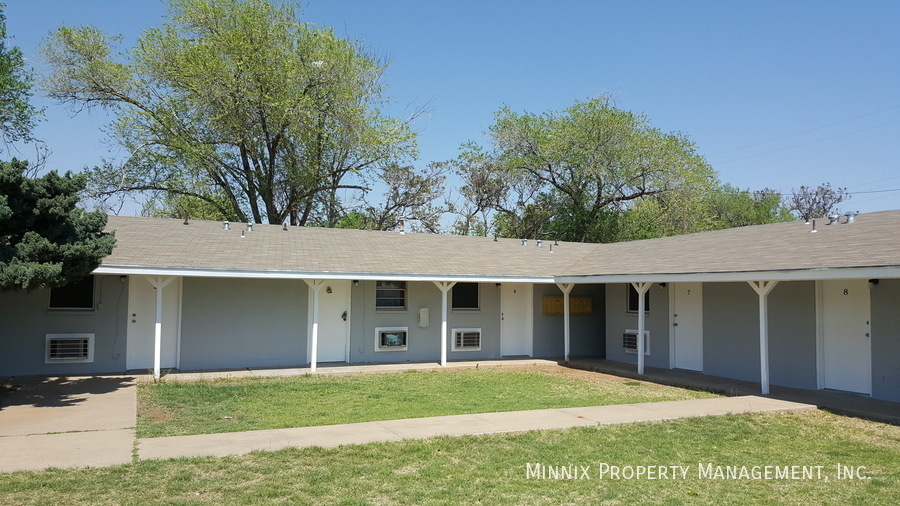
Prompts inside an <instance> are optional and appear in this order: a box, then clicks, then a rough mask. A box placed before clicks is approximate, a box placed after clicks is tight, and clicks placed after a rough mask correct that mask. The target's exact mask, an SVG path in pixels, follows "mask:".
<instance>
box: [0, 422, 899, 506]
mask: <svg viewBox="0 0 900 506" xmlns="http://www.w3.org/2000/svg"><path fill="white" fill-rule="evenodd" d="M529 463H532V464H534V463H543V464H547V465H576V466H579V465H580V466H590V478H591V479H589V480H541V479H529V478H528V477H527V471H526V470H527V465H528V464H529ZM604 463H606V464H608V465H617V466H641V465H643V466H650V465H664V466H669V465H682V466H686V467H688V469H689V471H688V473H687V477H686V478H685V479H680V478H679V479H675V480H672V479H669V480H649V479H646V478H642V479H631V480H625V479H618V480H612V479H608V477H607V478H606V479H602V480H601V479H599V475H598V471H599V467H600V466H601V465H602V464H604ZM698 463H710V464H712V465H714V466H718V465H722V466H725V465H735V466H766V465H769V466H791V465H796V466H823V470H824V471H823V479H815V480H810V479H798V480H786V479H778V480H753V479H737V480H725V479H701V478H700V477H699V475H698V471H697V465H698ZM839 463H840V464H844V465H849V466H854V467H856V466H866V469H865V470H864V471H863V473H862V474H863V475H864V476H865V477H866V478H867V479H864V480H858V479H856V480H838V479H837V474H836V466H837V465H838V464H839ZM898 463H900V427H895V426H889V425H883V424H878V423H874V422H868V421H863V420H858V419H854V418H847V417H842V416H838V415H833V414H830V413H826V412H803V413H790V414H788V413H782V414H753V415H728V416H718V417H707V418H693V419H682V420H675V421H668V422H658V423H640V424H633V425H620V426H602V427H589V428H576V429H569V430H552V431H535V432H528V433H523V434H513V435H493V436H472V437H460V438H449V437H441V438H434V439H428V440H423V441H402V442H397V443H373V444H367V445H358V446H346V447H341V448H335V449H321V448H307V449H302V450H297V449H290V450H283V451H278V452H272V453H254V454H250V455H245V456H240V457H230V458H221V459H218V458H192V459H179V460H170V461H142V462H139V463H136V464H131V465H125V466H118V467H111V468H102V469H83V470H50V471H45V472H20V473H12V474H8V475H3V477H2V480H0V503H3V504H78V503H91V504H147V503H169V504H180V503H205V504H220V503H226V504H248V503H270V502H285V503H300V504H309V503H314V504H322V503H327V504H331V503H337V504H459V503H464V504H474V503H485V504H560V503H582V504H600V503H609V504H639V503H657V504H662V503H665V504H682V503H686V504H695V503H702V504H767V503H787V504H824V503H831V504H869V505H875V504H896V499H897V492H898V490H900V466H898ZM824 476H827V477H828V478H829V480H828V481H826V480H825V479H824Z"/></svg>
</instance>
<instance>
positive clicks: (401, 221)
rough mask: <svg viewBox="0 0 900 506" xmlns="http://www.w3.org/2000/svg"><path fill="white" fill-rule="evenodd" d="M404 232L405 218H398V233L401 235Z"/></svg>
mask: <svg viewBox="0 0 900 506" xmlns="http://www.w3.org/2000/svg"><path fill="white" fill-rule="evenodd" d="M405 233H406V220H405V219H403V218H401V219H400V235H403V234H405Z"/></svg>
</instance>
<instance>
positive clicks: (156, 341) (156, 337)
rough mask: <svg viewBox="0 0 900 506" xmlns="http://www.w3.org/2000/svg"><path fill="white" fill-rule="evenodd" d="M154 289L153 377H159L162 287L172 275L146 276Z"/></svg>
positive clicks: (170, 280)
mask: <svg viewBox="0 0 900 506" xmlns="http://www.w3.org/2000/svg"><path fill="white" fill-rule="evenodd" d="M146 279H147V281H148V282H150V284H151V285H153V288H155V289H156V326H155V328H154V331H153V377H154V378H156V379H159V376H160V362H161V361H162V358H161V356H162V306H163V289H164V288H165V287H166V285H168V284H169V283H171V282H172V280H173V279H175V278H173V277H168V278H165V279H163V277H162V276H156V277H155V278H149V277H148V278H146Z"/></svg>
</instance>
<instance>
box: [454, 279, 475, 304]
mask: <svg viewBox="0 0 900 506" xmlns="http://www.w3.org/2000/svg"><path fill="white" fill-rule="evenodd" d="M450 307H451V308H453V309H463V310H473V309H478V308H479V305H478V283H457V284H455V285H453V300H452V301H451V304H450Z"/></svg>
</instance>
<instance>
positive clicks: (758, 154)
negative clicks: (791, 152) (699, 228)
mask: <svg viewBox="0 0 900 506" xmlns="http://www.w3.org/2000/svg"><path fill="white" fill-rule="evenodd" d="M895 123H900V120H897V121H889V122H887V123H882V124H881V125H875V126H871V127H868V128H862V129H860V130H854V131H852V132H846V133H842V134H838V135H832V136H831V137H825V138H823V139H817V140H814V141H809V142H804V143H802V144H794V145H793V146H787V147H783V148H779V149H773V150H771V151H765V152H762V153H755V154H752V155H746V156H741V157H738V158H732V159H731V160H725V161H722V162H715V163H714V165H721V164H723V163H731V162H736V161H738V160H745V159H747V158H753V157H756V156H762V155H768V154H771V153H778V152H779V151H785V150H788V149H794V148H799V147H801V146H808V145H810V144H816V143H818V142H824V141H830V140H831V139H837V138H838V137H844V136H846V135H851V134H857V133H860V132H865V131H868V130H873V129H876V128H881V127H886V126H888V125H893V124H895Z"/></svg>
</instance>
